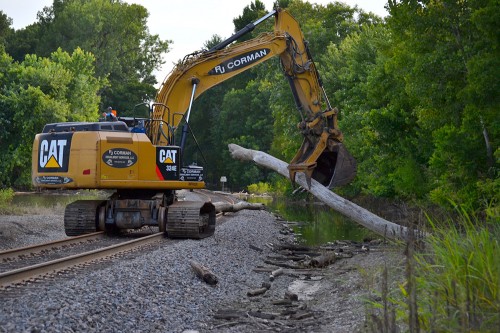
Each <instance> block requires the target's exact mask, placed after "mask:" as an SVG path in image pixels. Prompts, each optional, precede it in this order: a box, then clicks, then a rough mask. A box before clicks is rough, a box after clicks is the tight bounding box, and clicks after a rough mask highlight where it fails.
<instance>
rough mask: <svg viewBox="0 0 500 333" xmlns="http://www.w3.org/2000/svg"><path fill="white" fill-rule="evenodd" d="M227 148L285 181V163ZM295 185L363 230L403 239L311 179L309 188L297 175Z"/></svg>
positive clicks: (394, 227)
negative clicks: (275, 173)
mask: <svg viewBox="0 0 500 333" xmlns="http://www.w3.org/2000/svg"><path fill="white" fill-rule="evenodd" d="M228 147H229V151H230V153H231V156H232V157H233V158H235V159H239V160H242V161H254V162H255V163H256V164H258V165H260V166H263V167H266V168H269V169H272V170H274V171H276V172H278V173H279V174H281V175H282V176H284V177H287V178H289V172H288V168H287V166H288V164H287V163H285V162H283V161H281V160H279V159H277V158H275V157H273V156H271V155H269V154H266V153H264V152H261V151H258V150H252V149H246V148H243V147H241V146H238V145H236V144H229V146H228ZM295 182H296V183H297V184H299V185H300V186H302V187H303V188H305V189H307V190H308V191H309V192H310V193H311V194H313V195H314V196H315V197H316V198H318V199H319V200H321V201H322V202H324V203H326V204H327V205H328V206H330V207H331V208H333V209H335V210H336V211H338V212H339V213H341V214H343V215H345V216H347V217H349V218H351V219H352V220H353V221H355V222H357V223H359V224H361V225H362V226H364V227H365V228H367V229H370V230H371V231H373V232H375V233H377V234H379V235H381V236H384V237H387V238H389V239H393V240H406V239H407V236H408V229H407V228H406V227H403V226H400V225H398V224H395V223H392V222H389V221H387V220H385V219H383V218H381V217H380V216H377V215H375V214H373V213H371V212H370V211H368V210H366V209H364V208H362V207H360V206H358V205H356V204H355V203H353V202H351V201H349V200H346V199H344V198H342V197H341V196H339V195H337V194H335V193H334V192H332V191H330V189H328V188H326V187H324V186H323V185H321V184H320V183H319V182H317V181H316V180H314V179H311V187H309V186H308V185H307V182H306V177H305V175H304V174H303V173H302V172H298V173H297V175H296V179H295Z"/></svg>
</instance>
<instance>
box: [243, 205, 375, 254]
mask: <svg viewBox="0 0 500 333" xmlns="http://www.w3.org/2000/svg"><path fill="white" fill-rule="evenodd" d="M248 201H250V202H262V203H264V204H265V205H266V206H267V207H268V208H269V209H270V210H271V211H272V212H275V213H277V214H279V215H281V216H282V217H283V218H284V219H285V220H287V221H290V222H299V223H297V225H296V226H294V227H293V229H294V231H295V232H296V233H298V234H300V235H301V238H302V241H303V242H304V243H305V244H307V245H320V244H324V243H327V242H331V241H334V240H354V241H362V240H363V239H364V238H366V237H369V236H371V235H372V233H371V232H370V231H369V230H368V229H366V228H364V227H362V226H360V225H358V224H357V223H355V222H353V221H352V220H350V219H349V218H347V217H345V216H343V215H341V214H339V213H337V212H336V211H334V210H333V209H331V208H329V207H328V206H326V205H323V204H319V203H309V202H302V201H301V202H291V201H288V200H285V199H283V198H270V197H266V198H260V197H259V198H256V197H252V198H249V199H248Z"/></svg>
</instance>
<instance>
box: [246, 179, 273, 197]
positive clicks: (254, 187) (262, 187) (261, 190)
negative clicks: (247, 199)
mask: <svg viewBox="0 0 500 333" xmlns="http://www.w3.org/2000/svg"><path fill="white" fill-rule="evenodd" d="M247 189H248V192H249V193H251V194H270V193H272V192H273V189H272V187H271V185H269V184H268V183H263V182H258V183H257V184H250V185H248V186H247Z"/></svg>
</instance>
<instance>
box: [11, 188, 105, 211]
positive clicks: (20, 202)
mask: <svg viewBox="0 0 500 333" xmlns="http://www.w3.org/2000/svg"><path fill="white" fill-rule="evenodd" d="M106 197H107V194H106V193H104V192H98V191H75V192H72V191H69V192H64V193H63V192H43V193H16V195H15V196H14V198H13V200H12V205H15V206H19V207H45V208H52V207H55V206H61V205H62V206H66V205H67V204H69V203H72V202H73V201H76V200H96V199H105V198H106Z"/></svg>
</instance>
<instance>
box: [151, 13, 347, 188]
mask: <svg viewBox="0 0 500 333" xmlns="http://www.w3.org/2000/svg"><path fill="white" fill-rule="evenodd" d="M271 17H274V19H275V24H274V31H273V32H269V33H264V34H261V35H259V36H258V37H256V38H254V39H251V40H249V41H246V42H242V43H238V44H234V45H231V43H233V42H234V41H236V40H237V39H238V38H240V37H241V36H243V35H244V34H246V33H248V32H250V31H252V30H253V29H254V28H255V26H256V25H258V24H260V23H261V22H263V21H265V20H266V19H268V18H271ZM275 56H277V57H279V59H280V62H281V65H282V68H283V73H284V75H285V77H286V78H287V80H288V83H289V84H290V88H291V90H292V94H293V97H294V100H295V104H296V107H297V109H298V111H299V112H300V115H301V119H302V120H301V122H300V123H299V124H298V128H299V130H300V131H301V133H302V134H303V136H304V141H303V143H302V146H301V148H300V149H299V151H298V152H297V154H296V155H295V157H294V158H293V159H292V161H291V162H290V165H289V170H290V179H291V180H292V182H293V181H294V179H295V174H296V173H297V172H304V173H305V174H306V177H307V179H309V180H310V179H311V177H312V178H314V179H316V180H318V181H320V182H321V183H322V184H323V185H325V186H328V187H329V188H332V187H335V186H341V185H345V184H347V183H349V182H350V181H351V180H352V179H353V178H354V176H355V175H356V161H355V160H354V158H353V157H352V156H351V155H350V154H349V152H348V151H347V149H346V148H345V147H344V146H343V144H342V140H343V137H342V132H341V131H340V129H339V127H338V124H337V113H338V111H337V109H335V108H332V107H331V105H330V102H329V101H328V98H327V96H326V93H325V90H324V88H323V85H322V82H321V79H320V76H319V73H318V71H317V69H316V65H315V63H314V61H313V59H312V56H311V54H310V52H309V48H308V43H307V41H306V40H305V38H304V35H303V33H302V30H301V29H300V25H299V23H298V22H297V21H296V20H295V19H294V18H293V17H292V16H291V15H290V14H289V13H288V12H287V11H285V10H280V9H277V10H275V11H273V12H271V13H269V14H267V15H265V16H264V17H262V18H261V19H259V20H257V21H256V22H254V23H251V24H249V25H247V26H246V27H245V28H243V29H242V30H240V31H238V32H237V33H236V34H234V35H233V36H231V37H230V38H228V39H226V40H225V41H223V42H221V43H219V44H218V45H216V46H214V47H213V48H211V49H210V50H208V51H205V52H199V53H196V54H192V55H190V56H189V57H186V58H185V59H184V60H183V61H182V62H180V63H179V64H178V65H177V66H176V68H175V69H174V70H173V71H172V73H171V74H170V75H169V76H168V78H167V79H166V81H164V82H163V84H162V86H161V88H160V89H159V91H158V94H157V97H156V102H157V104H156V107H155V109H154V112H153V125H152V127H151V133H150V137H151V140H152V142H153V144H159V145H162V144H168V143H169V142H171V140H173V139H172V138H173V131H174V130H175V129H177V127H178V125H179V123H180V122H181V121H182V120H185V121H186V122H187V121H188V120H189V115H190V112H191V106H192V103H193V100H194V99H196V98H197V97H198V96H200V95H201V94H202V93H203V92H205V91H206V90H208V89H210V88H211V87H213V86H215V85H217V84H219V83H221V82H223V81H225V80H227V79H229V78H231V77H233V76H236V75H238V74H240V73H242V72H244V71H246V70H248V69H250V68H253V67H254V66H256V65H258V64H260V63H262V62H264V61H267V60H268V59H270V58H272V57H275ZM165 128H166V129H165ZM165 132H168V133H169V134H165ZM186 132H187V127H185V129H184V133H183V136H182V137H183V139H182V140H181V150H182V148H184V147H183V145H184V140H185V133H186Z"/></svg>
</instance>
